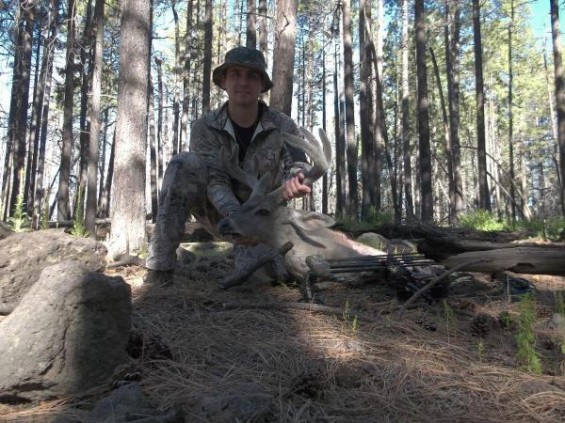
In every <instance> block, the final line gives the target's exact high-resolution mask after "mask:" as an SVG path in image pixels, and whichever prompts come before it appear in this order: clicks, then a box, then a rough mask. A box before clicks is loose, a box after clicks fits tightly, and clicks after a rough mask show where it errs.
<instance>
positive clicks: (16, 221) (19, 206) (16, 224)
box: [8, 192, 29, 232]
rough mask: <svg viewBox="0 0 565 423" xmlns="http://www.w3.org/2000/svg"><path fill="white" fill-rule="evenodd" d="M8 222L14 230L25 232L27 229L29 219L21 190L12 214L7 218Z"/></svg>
mask: <svg viewBox="0 0 565 423" xmlns="http://www.w3.org/2000/svg"><path fill="white" fill-rule="evenodd" d="M8 222H9V223H10V226H11V227H12V229H13V230H14V232H26V231H28V230H29V219H28V216H27V213H26V208H25V203H24V194H23V192H20V193H19V194H18V196H17V198H16V207H15V208H14V215H13V216H10V217H9V218H8Z"/></svg>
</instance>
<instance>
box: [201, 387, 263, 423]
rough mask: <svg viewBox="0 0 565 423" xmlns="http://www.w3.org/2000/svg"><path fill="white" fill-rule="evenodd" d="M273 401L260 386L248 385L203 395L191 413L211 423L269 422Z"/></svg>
mask: <svg viewBox="0 0 565 423" xmlns="http://www.w3.org/2000/svg"><path fill="white" fill-rule="evenodd" d="M272 401H273V396H272V395H271V394H269V393H266V392H265V391H264V390H263V389H261V387H260V386H258V385H257V384H254V383H247V384H244V385H240V386H237V387H234V388H233V389H231V390H230V391H228V392H214V393H213V394H212V393H208V394H202V395H201V396H200V397H199V398H198V399H197V400H196V404H194V408H193V409H192V410H190V411H191V413H194V414H195V416H198V417H199V418H200V419H201V420H202V421H207V422H211V423H228V422H237V421H240V422H267V421H270V420H269V418H268V417H269V407H270V405H271V403H272ZM196 420H197V419H196ZM199 421H200V420H199Z"/></svg>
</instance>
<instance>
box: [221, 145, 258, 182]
mask: <svg viewBox="0 0 565 423" xmlns="http://www.w3.org/2000/svg"><path fill="white" fill-rule="evenodd" d="M238 157H239V149H238V146H237V145H236V146H235V149H234V152H233V155H232V156H228V152H227V150H226V148H225V147H222V148H220V161H221V163H222V164H223V165H224V170H225V171H226V173H227V175H228V176H229V177H231V178H233V179H235V180H236V181H239V182H241V183H242V184H245V185H247V186H248V187H249V188H251V189H252V190H253V189H254V188H255V187H256V186H257V184H258V182H259V180H258V179H257V178H256V177H255V176H254V175H251V174H249V173H247V172H244V171H243V169H242V168H241V167H239V165H238V163H237V158H238Z"/></svg>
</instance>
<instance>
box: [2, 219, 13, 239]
mask: <svg viewBox="0 0 565 423" xmlns="http://www.w3.org/2000/svg"><path fill="white" fill-rule="evenodd" d="M13 233H14V231H13V230H12V228H11V227H10V225H8V224H6V223H4V222H0V239H4V238H6V237H7V236H9V235H12V234H13Z"/></svg>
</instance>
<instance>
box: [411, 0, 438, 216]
mask: <svg viewBox="0 0 565 423" xmlns="http://www.w3.org/2000/svg"><path fill="white" fill-rule="evenodd" d="M415 12H416V13H415V25H416V62H417V72H418V137H419V146H420V198H421V212H420V216H421V219H422V221H423V222H427V223H429V222H432V221H433V218H434V215H433V213H434V208H433V205H434V204H433V188H432V158H431V148H430V122H429V119H430V117H429V99H428V77H427V66H426V22H425V21H426V19H425V13H426V12H425V9H424V0H416V1H415Z"/></svg>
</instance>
